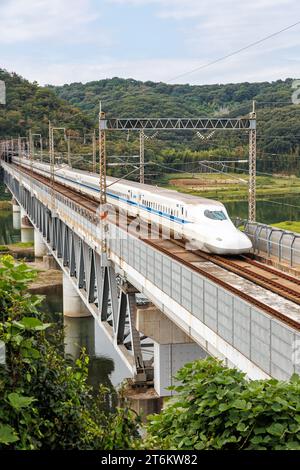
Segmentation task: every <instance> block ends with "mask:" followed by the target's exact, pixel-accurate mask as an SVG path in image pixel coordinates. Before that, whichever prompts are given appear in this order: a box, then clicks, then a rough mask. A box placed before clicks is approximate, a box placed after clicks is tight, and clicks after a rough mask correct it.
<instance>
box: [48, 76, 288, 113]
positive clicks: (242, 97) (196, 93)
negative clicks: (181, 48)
mask: <svg viewBox="0 0 300 470" xmlns="http://www.w3.org/2000/svg"><path fill="white" fill-rule="evenodd" d="M291 85H292V79H287V80H285V81H282V80H279V81H277V82H273V83H268V82H263V83H239V84H228V85H203V86H197V85H167V84H165V83H154V82H144V83H143V82H139V81H136V80H132V79H127V80H126V79H121V78H113V79H106V80H99V81H94V82H89V83H86V84H82V83H71V84H70V85H63V86H59V87H50V88H52V89H53V90H54V91H55V92H56V93H57V95H58V96H60V97H61V98H63V99H65V100H68V101H69V102H70V103H71V104H73V105H74V106H78V107H80V108H81V109H82V110H84V111H86V112H88V113H89V114H90V115H92V116H95V115H96V113H98V110H99V98H101V100H102V102H103V107H104V108H105V110H106V111H107V113H108V115H110V116H112V115H113V116H120V117H124V116H126V117H128V116H138V117H142V116H146V117H147V116H163V117H170V116H171V117H178V116H181V117H190V116H207V115H209V116H214V115H224V114H227V113H228V112H230V113H234V114H236V113H238V114H247V113H248V112H249V110H250V108H251V102H252V100H253V99H255V100H257V102H258V104H260V103H261V104H263V105H264V106H265V105H266V102H268V104H269V103H270V102H275V103H277V105H278V106H283V105H284V104H288V105H289V104H291V95H292V88H291Z"/></svg>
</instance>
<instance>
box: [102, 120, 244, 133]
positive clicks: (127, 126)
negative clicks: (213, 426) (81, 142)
mask: <svg viewBox="0 0 300 470" xmlns="http://www.w3.org/2000/svg"><path fill="white" fill-rule="evenodd" d="M250 128H251V120H250V119H247V118H241V119H239V118H174V119H170V118H153V119H147V118H141V119H126V118H123V119H104V120H103V123H102V129H106V130H108V131H109V130H116V131H117V130H119V131H124V130H126V131H128V130H131V131H142V130H146V129H152V130H178V129H181V130H197V131H199V130H202V131H203V130H208V129H222V130H225V129H245V130H247V129H250Z"/></svg>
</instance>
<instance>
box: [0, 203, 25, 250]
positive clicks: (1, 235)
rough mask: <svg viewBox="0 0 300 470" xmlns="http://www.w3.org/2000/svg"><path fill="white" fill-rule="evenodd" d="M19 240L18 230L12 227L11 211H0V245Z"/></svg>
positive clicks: (19, 233)
mask: <svg viewBox="0 0 300 470" xmlns="http://www.w3.org/2000/svg"><path fill="white" fill-rule="evenodd" d="M20 240H21V232H20V230H18V229H14V228H13V213H12V211H9V210H8V211H0V245H7V244H9V243H17V242H19V241H20Z"/></svg>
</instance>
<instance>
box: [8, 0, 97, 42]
mask: <svg viewBox="0 0 300 470" xmlns="http://www.w3.org/2000/svg"><path fill="white" fill-rule="evenodd" d="M98 17H99V13H96V12H95V11H93V10H92V3H91V0H64V1H62V0H51V1H49V0H26V1H24V0H4V1H1V4H0V19H1V36H0V43H4V44H7V45H10V44H18V43H21V42H29V41H37V40H41V39H42V40H47V39H48V40H49V39H51V40H52V41H61V40H62V39H64V40H65V41H68V42H73V41H78V36H80V39H81V41H83V42H84V41H86V40H89V38H90V34H89V29H88V26H89V25H90V23H91V22H93V21H95V20H97V19H98Z"/></svg>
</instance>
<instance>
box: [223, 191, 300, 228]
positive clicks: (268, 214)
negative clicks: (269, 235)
mask: <svg viewBox="0 0 300 470" xmlns="http://www.w3.org/2000/svg"><path fill="white" fill-rule="evenodd" d="M225 206H226V208H227V209H228V212H229V214H230V217H240V218H242V219H247V217H248V201H233V202H227V203H225ZM256 218H257V221H258V222H262V223H265V224H272V223H276V222H284V221H286V220H300V200H299V196H290V197H282V198H277V199H275V198H272V200H264V201H257V203H256Z"/></svg>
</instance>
